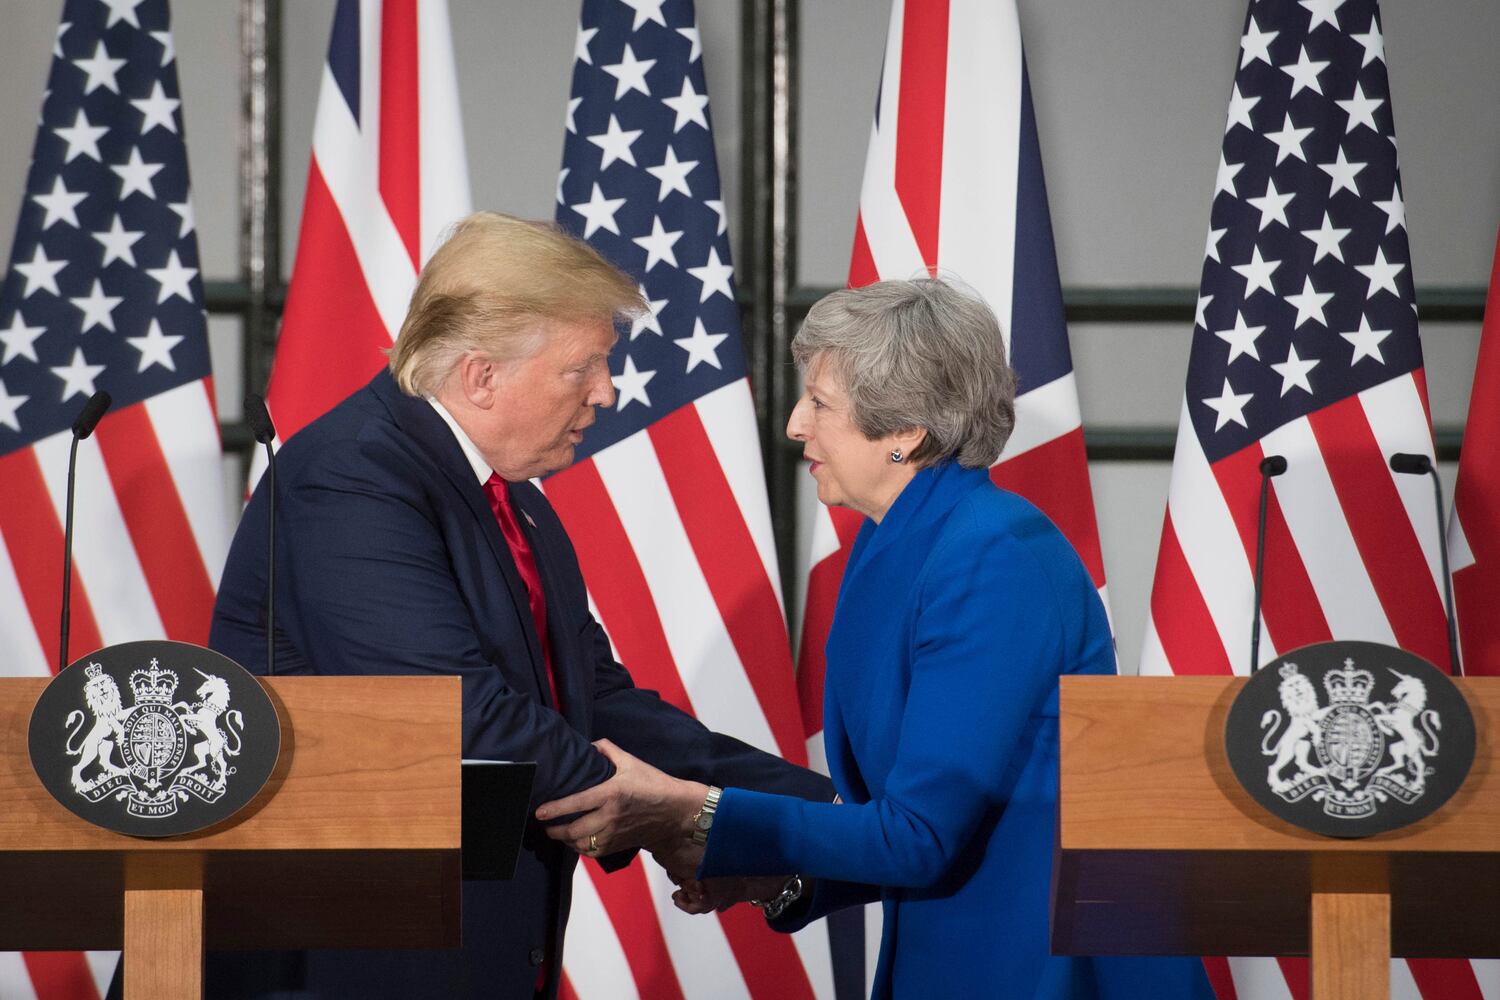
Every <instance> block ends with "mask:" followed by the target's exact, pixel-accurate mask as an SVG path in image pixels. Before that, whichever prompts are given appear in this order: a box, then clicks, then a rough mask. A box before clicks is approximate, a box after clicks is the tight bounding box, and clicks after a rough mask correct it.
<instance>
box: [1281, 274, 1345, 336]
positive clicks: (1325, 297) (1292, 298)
mask: <svg viewBox="0 0 1500 1000" xmlns="http://www.w3.org/2000/svg"><path fill="white" fill-rule="evenodd" d="M1283 298H1285V299H1286V304H1287V305H1289V306H1294V307H1296V309H1297V319H1296V320H1295V321H1294V322H1293V323H1292V329H1294V330H1300V329H1302V324H1303V323H1306V322H1307V321H1308V320H1313V319H1315V320H1317V321H1318V323H1319V324H1320V325H1322V326H1324V327H1327V326H1328V319H1327V317H1326V316H1324V314H1323V308H1324V306H1326V305H1328V303H1329V302H1330V301H1331V300H1332V299H1333V293H1332V292H1320V291H1318V290H1317V289H1316V288H1314V287H1313V283H1312V276H1311V275H1304V276H1303V278H1302V291H1300V292H1298V293H1297V294H1296V295H1286V296H1283Z"/></svg>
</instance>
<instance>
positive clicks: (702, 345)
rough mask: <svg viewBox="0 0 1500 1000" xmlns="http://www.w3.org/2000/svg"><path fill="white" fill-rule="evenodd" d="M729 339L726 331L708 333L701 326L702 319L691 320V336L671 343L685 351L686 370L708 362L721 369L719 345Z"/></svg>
mask: <svg viewBox="0 0 1500 1000" xmlns="http://www.w3.org/2000/svg"><path fill="white" fill-rule="evenodd" d="M728 339H729V334H727V333H709V332H708V330H706V329H705V328H704V326H703V320H701V319H696V320H694V321H693V335H692V336H691V337H679V338H677V339H676V340H673V341H672V343H674V344H676V345H677V346H678V347H680V348H682V349H683V350H684V351H687V354H688V358H687V370H688V371H690V372H691V371H692V370H693V369H694V368H697V367H698V365H699V364H710V365H713V366H714V367H715V368H718V369H721V370H722V369H723V367H724V366H723V365H721V364H719V345H720V344H722V343H724V341H726V340H728Z"/></svg>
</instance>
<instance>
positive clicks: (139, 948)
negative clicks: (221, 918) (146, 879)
mask: <svg viewBox="0 0 1500 1000" xmlns="http://www.w3.org/2000/svg"><path fill="white" fill-rule="evenodd" d="M202 996H203V890H202V889H129V890H126V892H125V1000H201V998H202Z"/></svg>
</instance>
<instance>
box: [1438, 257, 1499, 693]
mask: <svg viewBox="0 0 1500 1000" xmlns="http://www.w3.org/2000/svg"><path fill="white" fill-rule="evenodd" d="M1448 546H1449V557H1450V559H1451V560H1452V566H1453V600H1454V603H1455V604H1456V605H1457V610H1458V638H1459V645H1460V647H1461V651H1462V655H1463V667H1464V673H1466V674H1486V675H1493V674H1500V623H1497V622H1496V620H1495V611H1494V603H1495V595H1496V594H1497V593H1500V240H1497V242H1496V246H1495V263H1494V267H1493V269H1492V270H1491V272H1490V294H1489V301H1488V302H1486V303H1485V310H1484V330H1483V332H1482V333H1481V334H1480V339H1479V359H1478V361H1476V362H1475V365H1474V391H1473V392H1472V393H1471V394H1470V396H1469V419H1468V422H1467V423H1466V424H1465V425H1464V448H1463V455H1462V457H1461V459H1460V460H1459V464H1458V485H1457V486H1456V487H1455V488H1454V491H1453V517H1452V520H1451V522H1450V524H1449V531H1448Z"/></svg>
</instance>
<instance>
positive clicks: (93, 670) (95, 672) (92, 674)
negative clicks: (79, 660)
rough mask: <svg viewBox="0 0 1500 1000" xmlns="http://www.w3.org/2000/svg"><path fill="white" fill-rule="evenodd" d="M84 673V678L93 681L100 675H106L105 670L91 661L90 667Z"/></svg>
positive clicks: (84, 669) (85, 668)
mask: <svg viewBox="0 0 1500 1000" xmlns="http://www.w3.org/2000/svg"><path fill="white" fill-rule="evenodd" d="M83 673H84V676H86V677H88V679H89V680H93V679H95V678H96V677H98V676H99V675H100V674H102V673H104V668H103V667H101V666H100V665H99V664H97V663H94V662H92V661H90V662H89V665H88V666H86V667H84V668H83Z"/></svg>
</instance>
